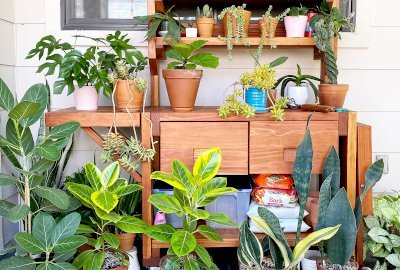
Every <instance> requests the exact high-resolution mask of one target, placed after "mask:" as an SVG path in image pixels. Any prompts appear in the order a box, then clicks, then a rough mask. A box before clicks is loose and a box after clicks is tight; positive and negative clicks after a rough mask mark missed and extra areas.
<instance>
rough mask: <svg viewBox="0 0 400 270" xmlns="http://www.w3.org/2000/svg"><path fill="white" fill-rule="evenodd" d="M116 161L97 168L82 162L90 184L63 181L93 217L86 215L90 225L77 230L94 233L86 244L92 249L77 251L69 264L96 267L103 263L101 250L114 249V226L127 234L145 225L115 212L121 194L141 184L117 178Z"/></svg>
mask: <svg viewBox="0 0 400 270" xmlns="http://www.w3.org/2000/svg"><path fill="white" fill-rule="evenodd" d="M119 172H120V166H119V164H118V162H114V163H112V164H110V165H108V166H107V167H106V168H105V169H104V170H103V171H100V170H99V169H98V168H97V167H96V166H95V165H94V164H93V163H90V162H88V163H86V165H85V175H86V179H87V181H88V182H89V184H90V185H85V184H78V183H73V182H68V183H66V184H65V186H66V187H67V189H68V191H69V192H71V193H72V194H73V195H74V196H75V197H76V198H77V199H78V200H79V201H80V202H81V203H82V204H83V205H85V206H86V207H88V208H90V209H93V211H94V213H95V216H93V217H90V220H91V222H92V224H91V225H90V226H89V225H83V224H81V225H80V226H79V230H78V233H80V234H89V235H94V236H95V238H91V237H90V238H89V240H88V243H89V245H91V246H93V248H94V249H92V250H87V251H84V252H82V253H80V254H79V255H78V256H77V257H76V258H75V260H74V262H73V265H74V266H75V267H76V268H78V269H80V268H82V269H83V270H100V268H101V267H102V265H103V262H104V257H105V251H106V250H109V249H111V250H114V251H117V249H118V247H119V244H120V242H119V239H118V238H117V237H116V236H115V235H114V234H113V233H111V232H110V228H113V227H117V228H118V229H120V230H122V231H124V232H127V233H143V232H144V231H145V229H146V228H147V224H146V223H145V222H143V220H141V219H139V218H137V217H133V216H122V215H119V214H117V213H116V212H115V210H116V207H117V205H118V202H119V201H120V200H121V198H123V197H124V196H126V195H128V194H131V193H134V192H136V191H138V190H140V189H142V186H140V185H137V184H128V182H127V180H126V179H123V178H119Z"/></svg>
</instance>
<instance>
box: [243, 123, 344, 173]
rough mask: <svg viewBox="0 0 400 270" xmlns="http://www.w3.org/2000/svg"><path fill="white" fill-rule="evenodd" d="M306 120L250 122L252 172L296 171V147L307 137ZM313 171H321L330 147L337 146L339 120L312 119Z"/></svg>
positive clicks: (250, 161) (250, 162)
mask: <svg viewBox="0 0 400 270" xmlns="http://www.w3.org/2000/svg"><path fill="white" fill-rule="evenodd" d="M305 128H306V122H305V121H285V122H251V123H250V154H249V157H250V159H249V164H250V174H259V173H282V174H291V173H292V172H293V165H294V160H295V157H296V148H297V146H298V145H299V144H300V142H301V140H302V139H303V137H304V132H305ZM310 132H311V137H312V138H313V150H314V157H313V173H316V174H319V173H321V172H322V168H323V165H324V161H325V158H326V156H327V154H328V153H329V149H330V147H331V146H334V147H335V148H336V149H338V144H339V135H338V122H337V121H314V122H313V121H311V122H310Z"/></svg>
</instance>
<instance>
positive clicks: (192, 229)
mask: <svg viewBox="0 0 400 270" xmlns="http://www.w3.org/2000/svg"><path fill="white" fill-rule="evenodd" d="M221 158H222V156H221V149H219V148H211V149H209V150H207V151H205V152H203V153H202V154H201V155H200V156H199V158H198V159H197V160H196V162H195V164H194V167H193V173H191V172H190V171H189V169H188V168H187V167H186V166H185V165H184V164H183V163H182V162H180V161H178V160H173V161H172V165H171V168H172V173H171V174H169V173H165V172H160V171H156V172H153V173H152V174H151V178H152V179H154V180H160V181H163V182H165V183H167V184H169V185H171V186H173V188H174V195H166V194H153V195H151V196H150V198H149V202H150V203H151V204H152V205H153V206H155V207H157V209H159V210H160V211H163V212H164V213H167V214H171V213H175V214H176V215H177V216H179V217H182V216H183V229H175V228H174V227H172V226H171V225H170V224H161V225H155V226H151V227H149V228H148V229H147V230H146V231H145V233H146V234H147V235H149V236H150V237H152V238H154V239H157V240H159V241H162V242H167V243H170V244H171V247H170V248H169V249H168V252H167V254H168V255H170V257H169V258H168V260H167V263H166V266H165V267H166V269H181V268H180V267H184V269H218V268H217V267H216V265H215V264H214V263H213V262H212V260H211V257H210V255H209V254H208V252H207V250H206V249H205V248H204V247H203V246H202V245H200V244H199V243H198V242H197V240H196V238H195V236H194V234H196V233H199V234H201V235H203V236H204V237H206V238H207V239H210V240H213V241H223V239H222V237H221V235H220V234H219V233H218V232H217V231H216V230H215V229H213V228H211V227H210V226H207V225H198V224H197V222H198V220H206V221H210V222H213V223H217V224H221V225H226V226H237V225H236V224H235V223H234V222H233V221H232V220H231V219H230V218H229V217H228V216H227V215H226V214H211V213H208V212H207V211H205V210H203V209H201V208H203V207H204V206H206V205H208V204H210V203H211V202H212V201H214V200H215V199H216V198H218V196H220V195H223V194H228V193H232V192H236V189H234V188H230V187H226V185H227V180H226V178H224V177H215V175H216V174H217V172H218V170H219V167H220V165H221ZM192 252H193V253H195V254H196V255H197V257H193V256H189V254H190V253H192Z"/></svg>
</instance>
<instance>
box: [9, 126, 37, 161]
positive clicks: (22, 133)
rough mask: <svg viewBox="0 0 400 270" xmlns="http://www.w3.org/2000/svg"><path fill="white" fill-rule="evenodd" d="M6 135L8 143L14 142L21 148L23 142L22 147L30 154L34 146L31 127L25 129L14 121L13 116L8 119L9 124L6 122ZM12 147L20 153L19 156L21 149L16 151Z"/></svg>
mask: <svg viewBox="0 0 400 270" xmlns="http://www.w3.org/2000/svg"><path fill="white" fill-rule="evenodd" d="M16 125H17V128H18V131H17V130H16ZM6 137H7V140H8V141H9V142H8V143H7V145H8V144H13V145H14V146H15V147H17V148H20V147H19V145H20V144H22V148H23V150H24V152H25V154H29V153H30V152H31V151H32V149H33V147H34V142H33V137H32V132H31V130H30V129H29V128H26V129H25V130H24V128H23V127H22V126H21V125H20V124H18V123H16V122H14V121H13V120H12V119H11V118H9V119H8V121H7V124H6ZM10 149H11V150H12V151H13V152H14V153H16V154H17V155H19V156H20V155H21V150H19V151H15V150H14V149H13V148H10ZM3 151H4V149H3ZM7 157H8V158H9V159H10V157H9V156H8V155H7ZM10 161H11V160H10ZM17 162H18V161H17ZM13 165H14V161H13ZM14 166H15V165H14ZM17 168H18V167H17Z"/></svg>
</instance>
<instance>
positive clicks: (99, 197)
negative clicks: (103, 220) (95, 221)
mask: <svg viewBox="0 0 400 270" xmlns="http://www.w3.org/2000/svg"><path fill="white" fill-rule="evenodd" d="M90 198H91V199H92V202H93V203H94V204H95V205H96V206H97V207H98V208H100V209H101V210H104V211H106V212H107V213H110V212H111V211H112V210H113V209H114V208H115V207H116V206H117V204H118V196H117V195H116V194H114V193H111V192H109V191H95V192H93V193H92V195H91V196H90Z"/></svg>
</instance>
